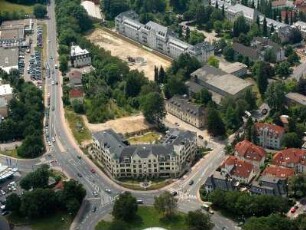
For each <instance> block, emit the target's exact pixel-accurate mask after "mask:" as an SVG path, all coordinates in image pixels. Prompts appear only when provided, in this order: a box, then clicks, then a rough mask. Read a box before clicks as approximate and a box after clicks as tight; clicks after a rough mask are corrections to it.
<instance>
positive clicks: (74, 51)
mask: <svg viewBox="0 0 306 230" xmlns="http://www.w3.org/2000/svg"><path fill="white" fill-rule="evenodd" d="M70 61H71V65H72V66H73V67H76V68H78V67H83V66H87V65H91V57H90V53H89V52H88V51H87V50H86V49H82V48H81V47H80V46H77V45H72V46H71V50H70Z"/></svg>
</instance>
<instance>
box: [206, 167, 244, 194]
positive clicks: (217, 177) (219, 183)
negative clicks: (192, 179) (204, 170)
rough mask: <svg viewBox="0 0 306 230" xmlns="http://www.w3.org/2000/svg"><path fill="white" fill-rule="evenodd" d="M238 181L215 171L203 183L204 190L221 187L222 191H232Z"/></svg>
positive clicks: (208, 190)
mask: <svg viewBox="0 0 306 230" xmlns="http://www.w3.org/2000/svg"><path fill="white" fill-rule="evenodd" d="M238 185H239V182H238V181H237V180H235V179H233V178H231V177H229V176H228V175H223V174H222V173H221V172H219V171H215V172H214V173H213V174H212V175H211V176H210V177H208V178H207V179H206V181H205V183H204V188H205V190H206V192H212V191H214V190H215V189H221V190H223V191H233V190H236V189H237V186H238Z"/></svg>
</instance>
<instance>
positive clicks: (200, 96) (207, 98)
mask: <svg viewBox="0 0 306 230" xmlns="http://www.w3.org/2000/svg"><path fill="white" fill-rule="evenodd" d="M194 97H195V101H196V103H199V104H203V105H207V104H208V103H209V102H211V101H212V94H211V92H209V91H208V90H207V89H205V88H203V89H201V91H200V92H198V93H196V94H195V96H194Z"/></svg>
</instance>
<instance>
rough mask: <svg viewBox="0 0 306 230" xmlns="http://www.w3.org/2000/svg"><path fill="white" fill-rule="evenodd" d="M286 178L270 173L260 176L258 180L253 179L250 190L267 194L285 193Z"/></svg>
mask: <svg viewBox="0 0 306 230" xmlns="http://www.w3.org/2000/svg"><path fill="white" fill-rule="evenodd" d="M286 184H287V181H286V180H282V179H279V178H277V177H274V176H271V175H265V176H261V177H260V178H259V181H253V183H252V187H251V189H250V192H252V193H256V194H268V195H276V196H282V195H286V193H287V190H286Z"/></svg>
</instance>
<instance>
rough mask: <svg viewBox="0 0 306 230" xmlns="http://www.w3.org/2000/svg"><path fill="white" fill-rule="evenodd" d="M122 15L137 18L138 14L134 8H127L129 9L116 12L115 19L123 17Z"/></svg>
mask: <svg viewBox="0 0 306 230" xmlns="http://www.w3.org/2000/svg"><path fill="white" fill-rule="evenodd" d="M124 17H127V18H131V19H134V20H135V19H138V18H139V15H138V14H137V13H136V12H135V11H134V10H129V11H125V12H122V13H120V14H118V15H117V17H116V19H123V18H124Z"/></svg>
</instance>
